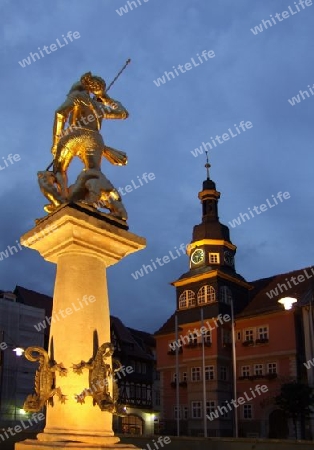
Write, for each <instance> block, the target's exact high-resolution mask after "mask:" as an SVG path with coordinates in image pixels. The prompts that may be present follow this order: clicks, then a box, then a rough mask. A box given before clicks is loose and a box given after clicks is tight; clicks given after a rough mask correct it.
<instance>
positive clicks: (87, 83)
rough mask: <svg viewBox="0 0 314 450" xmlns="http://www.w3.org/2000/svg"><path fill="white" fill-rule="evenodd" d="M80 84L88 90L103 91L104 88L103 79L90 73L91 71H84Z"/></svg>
mask: <svg viewBox="0 0 314 450" xmlns="http://www.w3.org/2000/svg"><path fill="white" fill-rule="evenodd" d="M80 82H81V84H82V86H83V87H84V89H86V91H89V92H93V93H94V92H104V91H105V89H106V83H105V80H104V79H103V78H101V77H97V76H96V75H92V73H91V72H87V73H84V75H82V76H81V80H80Z"/></svg>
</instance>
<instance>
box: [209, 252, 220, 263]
mask: <svg viewBox="0 0 314 450" xmlns="http://www.w3.org/2000/svg"><path fill="white" fill-rule="evenodd" d="M208 261H209V264H220V254H219V253H212V252H211V253H208Z"/></svg>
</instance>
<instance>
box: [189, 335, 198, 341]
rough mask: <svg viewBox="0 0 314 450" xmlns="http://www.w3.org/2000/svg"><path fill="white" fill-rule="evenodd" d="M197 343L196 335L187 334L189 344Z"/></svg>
mask: <svg viewBox="0 0 314 450" xmlns="http://www.w3.org/2000/svg"><path fill="white" fill-rule="evenodd" d="M197 343H198V336H197V334H196V333H191V334H189V344H197Z"/></svg>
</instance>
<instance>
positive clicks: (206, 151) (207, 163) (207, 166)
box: [205, 150, 210, 180]
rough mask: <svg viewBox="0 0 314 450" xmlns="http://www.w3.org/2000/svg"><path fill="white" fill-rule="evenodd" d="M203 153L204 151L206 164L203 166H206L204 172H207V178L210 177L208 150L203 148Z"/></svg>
mask: <svg viewBox="0 0 314 450" xmlns="http://www.w3.org/2000/svg"><path fill="white" fill-rule="evenodd" d="M205 153H206V164H205V167H206V172H207V180H209V179H210V178H209V168H210V164H209V161H208V150H205Z"/></svg>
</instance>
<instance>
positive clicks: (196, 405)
mask: <svg viewBox="0 0 314 450" xmlns="http://www.w3.org/2000/svg"><path fill="white" fill-rule="evenodd" d="M196 411H197V412H198V414H195V412H196ZM202 417H203V408H202V402H201V401H199V400H196V401H193V402H191V418H192V419H202Z"/></svg>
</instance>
